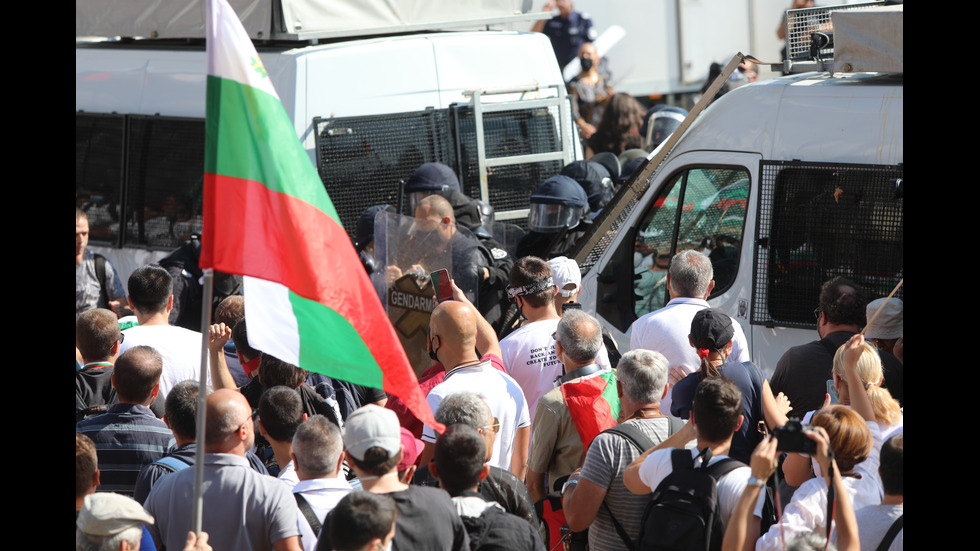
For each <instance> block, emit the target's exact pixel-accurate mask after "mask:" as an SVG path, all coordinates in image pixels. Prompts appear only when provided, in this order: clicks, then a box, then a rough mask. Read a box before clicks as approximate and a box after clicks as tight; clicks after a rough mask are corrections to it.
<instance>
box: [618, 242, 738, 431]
mask: <svg viewBox="0 0 980 551" xmlns="http://www.w3.org/2000/svg"><path fill="white" fill-rule="evenodd" d="M713 278H714V271H713V270H712V268H711V260H710V259H709V258H708V257H707V256H705V255H703V254H701V253H700V252H698V251H695V250H687V251H680V252H678V253H677V254H676V255H674V258H672V259H671V261H670V271H669V272H667V289H668V290H669V291H670V302H668V303H667V305H666V306H664V307H663V308H661V309H659V310H656V311H654V312H650V313H649V314H646V315H644V316H643V317H641V318H640V319H638V320H636V321H635V322H633V326H632V327H631V328H630V329H631V334H630V349H631V350H637V349H640V348H642V349H644V350H655V351H657V352H660V353H661V354H663V355H664V356H665V357H666V358H667V362H668V363H669V365H670V372H669V373H668V381H667V386H668V392H667V395H666V396H665V397H664V399H663V400H662V401H661V404H660V407H661V409H662V410H663V411H664V413H665V414H669V412H670V390H669V389H670V387H671V386H672V385H673V384H674V383H676V382H677V381H680V380H681V379H683V378H684V377H686V376H687V375H688V374H690V373H693V372H694V371H696V370H697V369H698V367H700V365H701V360H700V358H698V353H697V350H695V349H694V348H691V344H690V343H689V342H688V339H687V337H688V334H689V333H690V329H691V321H693V320H694V314H697V313H698V312H699V311H701V310H703V309H705V308H708V297H709V296H710V295H711V291H712V290H714V288H715V282H714V279H713ZM732 322H733V323H732V325H733V327H734V328H735V337H734V338H733V339H732V353H731V355H729V356H728V362H730V363H739V364H740V363H742V362H747V361H750V360H751V358H750V357H749V345H748V341H746V340H745V333H743V332H742V326H741V325H740V324H739V323H738V322H737V320H732Z"/></svg>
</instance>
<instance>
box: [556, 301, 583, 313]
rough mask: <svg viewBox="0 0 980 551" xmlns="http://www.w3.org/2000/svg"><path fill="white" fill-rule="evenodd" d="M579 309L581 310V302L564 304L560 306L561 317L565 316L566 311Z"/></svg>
mask: <svg viewBox="0 0 980 551" xmlns="http://www.w3.org/2000/svg"><path fill="white" fill-rule="evenodd" d="M581 309H582V303H581V302H566V303H564V304H562V305H561V313H562V315H565V312H567V311H568V310H581Z"/></svg>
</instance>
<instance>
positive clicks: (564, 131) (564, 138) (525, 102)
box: [463, 84, 576, 220]
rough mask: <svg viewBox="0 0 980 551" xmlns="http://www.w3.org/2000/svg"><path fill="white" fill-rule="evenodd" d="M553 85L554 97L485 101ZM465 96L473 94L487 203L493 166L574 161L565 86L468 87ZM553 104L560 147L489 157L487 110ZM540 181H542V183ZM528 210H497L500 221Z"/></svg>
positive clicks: (524, 214)
mask: <svg viewBox="0 0 980 551" xmlns="http://www.w3.org/2000/svg"><path fill="white" fill-rule="evenodd" d="M551 88H554V89H556V90H557V94H556V95H555V96H552V97H546V98H535V99H520V100H517V101H505V102H492V103H487V102H484V101H483V98H484V97H485V96H491V95H499V94H515V93H517V94H527V93H529V92H541V91H543V90H548V89H551ZM463 95H465V96H470V97H472V98H473V116H474V122H475V129H476V147H477V163H478V170H479V175H480V200H482V201H484V202H485V203H490V192H489V188H488V183H487V180H488V176H489V175H490V173H491V172H492V171H493V169H494V168H496V167H499V166H510V165H519V164H525V163H539V162H543V161H561V163H562V165H563V166H564V165H566V164H568V163H570V162H572V160H573V155H574V142H573V140H574V139H576V136H575V133H574V132H573V130H572V126H571V122H572V121H571V118H572V113H571V106H570V105H569V103H568V95H567V93H566V91H565V87H564V86H563V85H558V84H554V85H550V86H545V87H541V86H538V85H531V86H527V87H518V88H506V89H482V90H467V91H465V92H463ZM552 106H554V107H556V108H557V111H558V121H557V122H558V128H559V132H558V138H559V142H560V147H561V148H560V149H558V150H555V151H549V152H547V153H534V154H530V155H513V156H509V157H493V158H487V155H486V146H485V142H484V129H483V114H484V113H494V112H498V111H516V110H525V111H526V110H530V109H541V108H545V109H550V108H551V107H552ZM539 183H540V182H539ZM528 212H529V209H526V208H525V209H518V210H510V211H498V212H497V213H496V218H497V220H514V219H520V218H526V217H527V215H528Z"/></svg>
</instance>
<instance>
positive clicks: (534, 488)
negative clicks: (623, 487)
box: [527, 310, 618, 503]
mask: <svg viewBox="0 0 980 551" xmlns="http://www.w3.org/2000/svg"><path fill="white" fill-rule="evenodd" d="M554 338H555V354H556V355H557V357H558V360H559V361H560V362H561V364H562V375H561V376H559V377H558V378H557V379H555V380H554V383H553V384H554V387H553V388H552V389H551V390H549V391H548V392H547V393H546V394H545V395H544V396H542V397H541V399H540V400H538V405H537V408H536V412H535V415H534V422H533V424H532V426H531V451H530V460H529V462H528V473H527V487H528V491H530V493H531V498H532V499H533V500H534V501H535V503H536V502H537V501H538V500H540V499H542V498H544V496H545V495H546V494H547V493H548V487H547V485H548V484H554V482H555V481H556V480H558V479H559V478H562V477H564V476H567V475H569V474H571V473H572V471H574V470H575V469H576V468H578V467H579V466H581V464H582V463H581V461H582V456H583V452H584V450H585V447H586V446H587V445H588V443H587V442H584V440H586V439H589V440H591V439H590V438H589V436H591V437H594V436H595V433H598V430H597V431H594V433H590V431H589V429H587V428H586V427H585V426H583V425H582V424H581V422H582V420H583V418H582V417H581V416H576V415H575V413H574V412H573V411H572V410H570V409H569V406H568V404H567V403H566V399H565V398H566V391H565V389H567V388H570V387H569V386H568V385H574V384H575V383H578V382H580V381H581V380H582V379H583V378H587V377H595V376H596V375H597V374H599V373H602V372H607V373H608V372H609V370H608V369H604V368H603V367H602V366H600V365H599V364H598V363H596V356H597V355H598V354H599V350H600V349H601V347H602V326H600V325H599V321H598V320H596V319H595V318H594V317H592V316H590V315H589V314H587V313H585V312H583V311H581V310H569V311H568V312H566V313H565V315H564V316H563V317H562V319H561V321H560V322H559V323H558V330H557V331H556V332H555V335H554ZM610 375H611V374H610ZM605 384H606V382H605V381H603V382H602V386H603V387H604V386H605ZM616 406H617V408H618V403H617V404H616ZM588 413H589V414H590V415H588V416H587V417H589V418H590V420H594V419H596V418H597V416H594V415H591V414H592V413H593V412H592V411H589V412H588ZM607 413H608V411H607ZM612 424H615V419H610V423H609V425H608V426H611V425H612ZM604 428H608V427H607V426H603V427H601V428H600V429H599V430H602V429H604ZM586 435H589V436H586ZM546 477H547V482H546Z"/></svg>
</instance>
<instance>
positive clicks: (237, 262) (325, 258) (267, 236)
mask: <svg viewBox="0 0 980 551" xmlns="http://www.w3.org/2000/svg"><path fill="white" fill-rule="evenodd" d="M219 213H221V214H225V213H226V214H227V215H228V218H227V219H228V220H234V221H235V222H233V223H220V222H218V221H217V220H216V219H215V217H216V216H217V215H218V214H219ZM204 217H205V218H204V229H203V232H202V233H203V235H202V239H201V265H202V266H212V267H213V268H214V269H215V270H218V271H222V272H226V273H232V274H240V275H246V276H251V277H255V278H259V279H263V280H266V281H273V282H276V283H281V284H282V285H285V286H286V287H288V288H289V289H290V290H292V291H293V292H294V293H296V294H297V295H300V296H302V297H304V298H308V299H310V300H315V301H317V302H319V303H321V304H324V305H326V306H328V307H330V308H332V309H333V310H335V311H336V312H337V313H339V314H340V315H342V316H343V317H344V318H346V319H347V320H348V321H349V322H350V324H351V325H352V326H353V327H354V328H355V329H356V330H357V332H358V333H359V334H360V336H361V339H363V340H364V343H365V345H366V346H367V348H368V350H370V351H371V355H372V356H373V357H374V360H375V361H376V362H377V364H378V367H379V368H380V369H381V371H382V377H383V380H384V388H383V390H384V391H385V392H390V393H391V394H394V395H396V396H398V397H400V398H401V399H402V400H403V401H405V403H406V405H407V406H408V407H409V408H410V409H411V410H412V411H413V412H415V414H416V415H418V416H419V418H420V419H421V420H422V421H423V422H425V423H426V424H428V425H430V426H437V425H438V424H437V423H436V422H435V418H433V417H432V410H431V409H430V408H429V406H428V403H426V401H425V398H424V397H423V396H422V393H421V391H420V389H419V386H418V381H417V379H416V377H415V373H414V371H412V369H411V366H410V364H409V362H408V358H407V357H406V356H405V352H404V350H402V347H401V345H400V344H399V341H398V337H397V336H396V335H395V331H394V329H393V328H392V326H391V323H390V322H389V321H388V318H387V317H386V315H385V312H384V309H383V308H382V306H381V302H380V300H378V296H377V293H376V291H375V290H374V287H373V286H372V285H371V282H370V280H369V279H368V277H367V274H366V273H365V272H364V268H363V267H362V266H361V263H360V261H359V260H358V257H357V253H356V252H355V251H354V246H353V245H352V244H351V242H350V239H349V238H348V237H347V233H346V232H344V230H343V228H342V227H341V226H340V224H338V223H337V222H336V221H335V220H334V219H333V218H331V217H330V216H329V215H327V214H326V213H324V212H323V211H321V210H319V209H318V208H316V207H314V206H313V205H311V204H309V203H306V202H305V201H302V200H299V199H297V198H295V197H293V196H291V195H287V194H284V193H280V192H277V191H272V190H270V189H269V188H267V187H266V186H264V185H262V184H261V183H259V182H256V181H253V180H245V179H241V178H234V177H230V176H222V175H218V174H205V175H204ZM370 368H372V366H365V369H370ZM439 426H441V425H439Z"/></svg>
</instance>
